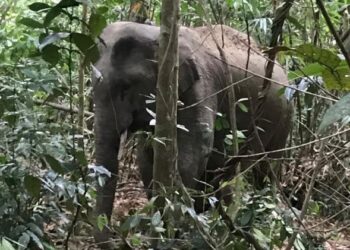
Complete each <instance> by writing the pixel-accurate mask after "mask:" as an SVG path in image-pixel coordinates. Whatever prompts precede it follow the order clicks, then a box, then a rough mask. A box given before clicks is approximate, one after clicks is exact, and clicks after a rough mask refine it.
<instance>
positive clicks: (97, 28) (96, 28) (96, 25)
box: [89, 13, 107, 37]
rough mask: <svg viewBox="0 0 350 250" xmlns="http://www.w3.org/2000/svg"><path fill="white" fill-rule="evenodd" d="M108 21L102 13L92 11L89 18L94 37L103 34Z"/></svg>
mask: <svg viewBox="0 0 350 250" xmlns="http://www.w3.org/2000/svg"><path fill="white" fill-rule="evenodd" d="M106 25H107V21H106V19H105V18H104V16H102V15H101V14H97V13H92V14H91V16H90V19H89V29H90V33H91V35H92V36H93V37H97V36H98V35H100V34H101V32H102V30H103V29H104V27H106Z"/></svg>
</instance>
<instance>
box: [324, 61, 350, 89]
mask: <svg viewBox="0 0 350 250" xmlns="http://www.w3.org/2000/svg"><path fill="white" fill-rule="evenodd" d="M322 77H323V80H324V82H325V85H326V87H327V89H330V90H350V71H349V67H348V66H347V65H346V66H340V67H336V68H333V69H328V68H327V69H325V70H324V71H323V74H322Z"/></svg>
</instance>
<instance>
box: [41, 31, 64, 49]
mask: <svg viewBox="0 0 350 250" xmlns="http://www.w3.org/2000/svg"><path fill="white" fill-rule="evenodd" d="M68 36H69V33H68V32H57V33H53V34H51V35H48V36H46V37H45V38H44V39H43V40H42V42H41V43H40V45H39V50H42V49H43V48H44V47H46V46H47V45H49V44H52V43H54V42H56V41H59V40H61V39H64V38H66V37H68Z"/></svg>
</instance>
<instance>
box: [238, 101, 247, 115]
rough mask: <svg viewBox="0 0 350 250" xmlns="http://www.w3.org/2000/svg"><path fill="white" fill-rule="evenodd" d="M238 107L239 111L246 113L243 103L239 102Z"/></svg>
mask: <svg viewBox="0 0 350 250" xmlns="http://www.w3.org/2000/svg"><path fill="white" fill-rule="evenodd" d="M238 107H239V108H240V110H242V111H243V112H244V113H247V112H248V108H247V106H246V105H244V104H243V103H241V102H239V103H238Z"/></svg>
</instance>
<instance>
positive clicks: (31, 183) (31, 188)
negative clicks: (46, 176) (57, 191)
mask: <svg viewBox="0 0 350 250" xmlns="http://www.w3.org/2000/svg"><path fill="white" fill-rule="evenodd" d="M24 187H25V188H26V189H27V191H28V193H29V194H30V195H31V196H33V197H35V198H39V197H40V189H41V180H40V179H39V178H38V177H35V176H32V175H26V176H25V177H24Z"/></svg>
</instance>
